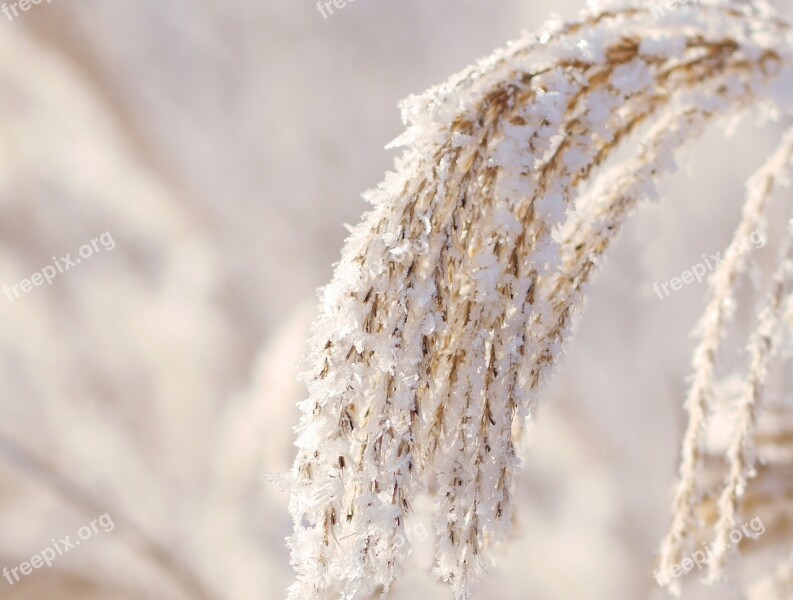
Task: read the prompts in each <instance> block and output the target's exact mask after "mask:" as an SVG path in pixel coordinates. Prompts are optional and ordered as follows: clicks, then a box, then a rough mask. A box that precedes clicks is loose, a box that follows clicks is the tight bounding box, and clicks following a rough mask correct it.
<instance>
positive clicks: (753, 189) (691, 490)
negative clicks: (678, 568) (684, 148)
mask: <svg viewBox="0 0 793 600" xmlns="http://www.w3.org/2000/svg"><path fill="white" fill-rule="evenodd" d="M791 161H793V131H789V132H788V133H787V134H786V135H785V136H784V139H783V141H782V143H781V144H780V146H779V148H778V149H777V151H776V152H775V153H774V155H773V156H772V157H771V158H770V159H769V160H768V161H767V162H766V164H765V165H763V167H761V169H760V170H759V171H758V172H757V173H756V174H755V175H754V176H753V177H752V178H751V179H750V181H749V183H748V190H749V193H748V197H747V200H746V203H745V204H744V209H743V215H742V219H741V222H740V224H739V225H738V228H737V229H736V231H735V234H734V236H733V244H735V243H738V242H739V241H740V240H741V239H745V236H747V235H749V234H750V233H751V232H752V231H763V232H764V231H765V230H766V223H765V219H764V214H765V210H766V208H767V205H768V202H769V200H770V198H771V195H772V193H773V191H774V188H775V185H776V184H777V182H778V181H779V180H780V179H781V180H782V181H783V182H784V181H785V180H786V176H787V172H788V171H789V170H790V169H791V168H792V167H793V163H792V162H791ZM748 258H749V257H748V256H747V254H745V253H740V252H739V253H728V256H727V257H726V259H725V260H724V262H722V264H721V265H719V268H718V269H717V270H716V272H715V273H714V275H713V277H712V279H711V280H710V284H709V285H710V299H709V301H708V304H707V307H706V309H705V312H704V313H703V315H702V318H701V319H700V322H699V325H698V328H697V331H698V333H699V335H700V342H699V344H698V346H697V349H696V351H695V353H694V361H693V363H694V379H693V381H692V384H691V387H690V389H689V393H688V397H687V399H686V408H687V410H688V427H687V429H686V433H685V437H684V440H683V449H682V460H681V465H680V480H679V483H678V486H677V489H676V491H675V498H674V515H673V522H672V527H671V529H670V532H669V534H668V535H667V538H666V540H665V541H664V544H663V547H662V549H661V570H662V571H665V572H668V571H669V569H670V568H671V567H672V566H673V565H675V564H677V563H679V561H680V560H681V558H682V556H683V554H685V549H684V548H685V547H686V545H687V543H688V542H689V541H690V539H689V532H690V531H691V530H692V528H694V527H695V523H694V512H693V511H694V508H695V505H696V503H697V500H698V498H700V496H701V490H700V488H699V484H698V478H697V475H698V472H699V469H700V467H701V449H702V444H703V436H704V432H705V424H706V416H707V412H708V408H709V406H710V404H711V403H712V398H713V385H714V373H715V365H716V357H717V355H718V351H719V348H720V346H721V341H722V339H723V336H724V330H725V327H726V325H727V323H728V322H729V320H730V318H731V316H732V314H733V312H734V310H735V290H736V285H737V283H738V279H739V277H740V275H741V273H743V271H744V270H745V268H746V264H747V260H748ZM733 526H734V515H733V516H731V517H730V518H729V519H728V520H727V522H725V523H723V527H721V531H722V535H725V534H724V533H723V532H724V531H726V535H729V531H730V530H731V529H732V527H733ZM725 528H726V529H725ZM689 545H690V544H689ZM720 558H721V555H720ZM721 564H722V563H721V560H719V561H717V562H712V563H711V565H712V569H714V568H720V567H717V565H721ZM711 573H712V574H714V576H715V573H716V571H714V570H712V571H711ZM674 589H675V591H678V589H679V588H678V586H675V588H674Z"/></svg>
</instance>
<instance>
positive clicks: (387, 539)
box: [289, 5, 791, 600]
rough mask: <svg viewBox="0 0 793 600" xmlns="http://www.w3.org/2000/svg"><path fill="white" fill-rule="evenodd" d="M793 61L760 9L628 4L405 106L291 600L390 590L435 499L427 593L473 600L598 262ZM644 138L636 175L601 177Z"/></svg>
mask: <svg viewBox="0 0 793 600" xmlns="http://www.w3.org/2000/svg"><path fill="white" fill-rule="evenodd" d="M747 23H748V24H751V27H747ZM790 48H791V34H790V30H789V28H788V26H787V25H786V24H785V23H783V22H781V21H779V20H778V19H776V18H775V17H773V16H772V15H770V14H767V13H766V12H764V11H761V10H759V9H756V8H754V7H748V6H747V7H737V6H702V5H697V6H691V7H681V8H680V9H679V11H678V14H677V15H676V16H675V18H674V19H672V18H669V19H666V20H665V19H661V20H658V19H656V18H654V17H653V16H652V15H651V14H650V13H649V11H648V10H646V9H645V8H642V7H638V6H621V7H617V8H613V9H607V10H603V11H600V12H592V13H589V14H586V15H584V16H583V17H582V18H581V19H580V20H579V21H577V22H575V23H570V24H555V25H552V26H549V27H548V28H547V29H546V30H545V31H544V32H543V33H542V34H541V35H539V36H537V37H527V38H524V39H521V40H519V41H517V42H515V43H513V44H511V45H510V46H508V47H507V48H506V49H504V50H500V51H497V52H496V53H494V54H493V55H492V56H491V57H489V58H487V59H485V60H483V61H481V62H480V63H479V64H478V65H477V66H475V67H471V68H469V69H467V70H466V71H464V72H463V73H461V74H459V75H457V76H455V77H453V78H452V79H451V80H450V81H449V82H447V83H446V84H444V85H441V86H439V87H437V88H434V89H432V90H430V91H428V92H427V93H425V94H423V95H421V96H417V97H412V98H409V99H408V100H407V101H405V102H404V103H403V105H402V110H403V116H404V119H405V121H406V122H407V123H408V125H409V128H408V131H407V132H406V133H405V134H404V136H402V137H401V138H400V139H399V140H398V142H397V144H399V145H405V146H407V150H406V152H405V154H404V155H403V157H402V158H401V159H400V160H399V161H398V163H397V169H396V171H395V172H394V173H389V174H388V175H387V176H386V179H385V181H384V182H383V183H382V184H381V185H380V186H379V187H378V188H377V189H375V190H374V191H372V192H370V193H369V194H368V199H369V201H370V202H371V203H372V204H373V209H372V210H371V211H370V212H369V213H367V214H366V215H365V216H364V219H363V222H362V223H361V224H360V225H358V226H357V227H355V228H353V229H352V230H351V235H350V237H349V238H348V240H347V242H346V244H345V247H344V250H343V253H342V258H341V261H340V262H339V263H338V265H337V266H336V270H335V273H334V277H333V280H332V281H331V283H330V284H329V285H328V286H327V287H325V288H324V289H323V290H322V291H321V294H320V300H321V306H320V315H319V317H318V319H317V321H316V322H315V324H314V326H313V330H312V337H311V341H310V346H311V350H310V352H309V354H308V356H307V358H306V362H305V366H304V374H303V378H304V380H305V381H306V383H307V385H308V390H309V396H308V398H307V399H306V400H305V401H304V402H302V403H301V409H302V411H303V417H302V420H301V423H300V426H299V428H298V431H299V436H298V441H297V445H298V448H299V452H298V456H297V459H296V461H295V464H294V467H293V472H292V494H291V501H290V510H291V513H292V516H293V519H294V528H295V531H294V535H293V536H292V537H291V538H290V542H289V543H290V546H291V549H292V562H293V564H294V566H295V569H296V571H297V574H298V576H297V582H296V583H295V584H294V586H293V587H292V588H291V590H290V598H291V599H292V600H307V599H312V600H313V599H316V598H321V597H324V595H325V592H326V587H327V581H328V575H329V573H333V574H334V575H335V576H336V577H337V578H339V579H340V580H341V581H342V584H343V585H342V597H343V598H348V599H352V598H364V597H366V596H367V595H368V594H370V593H371V592H372V591H376V590H378V589H380V590H382V591H384V592H387V591H388V589H389V586H390V585H391V583H392V582H393V580H394V577H395V575H396V573H397V568H398V565H399V564H400V562H401V561H402V560H403V559H404V558H405V556H406V555H407V553H408V552H409V549H408V548H407V546H406V545H404V544H403V543H402V542H403V541H404V539H405V537H406V536H405V535H404V527H405V519H406V517H407V516H408V515H409V513H410V509H411V503H412V501H413V499H414V497H415V494H416V493H417V492H418V491H420V490H422V489H426V488H431V489H432V491H433V493H434V495H435V496H436V498H437V500H438V513H437V521H436V526H437V548H436V558H437V573H438V575H439V576H440V577H441V578H442V579H444V580H446V581H448V582H449V583H450V584H451V586H452V589H453V591H454V595H455V597H456V598H467V597H468V596H469V594H470V584H471V581H472V580H473V578H474V577H475V576H476V575H477V574H478V571H479V570H480V569H481V567H482V566H483V565H486V564H487V563H488V562H489V560H490V557H491V555H492V552H491V549H492V547H493V546H494V544H495V543H496V542H498V541H500V540H502V539H504V538H505V537H506V535H507V534H508V533H509V531H510V528H511V516H512V494H513V489H512V487H513V486H512V479H513V476H514V473H515V469H516V468H517V466H518V459H517V457H516V452H515V448H514V442H515V440H514V438H513V426H514V425H516V422H519V421H520V420H521V419H523V418H525V417H526V416H528V415H530V414H531V411H532V410H533V408H534V406H535V404H536V401H537V395H538V392H539V391H540V389H541V387H542V384H543V383H544V382H545V380H546V379H547V377H548V375H549V374H550V373H551V371H552V370H553V368H554V367H555V366H556V364H557V362H558V359H559V356H560V353H561V349H562V347H563V345H564V343H565V341H566V339H567V338H568V337H569V334H570V331H571V326H572V321H573V318H574V315H575V313H576V312H577V311H578V310H579V309H580V307H581V305H582V303H583V301H584V296H585V292H586V285H587V283H588V281H589V278H590V276H591V275H592V274H593V273H594V271H595V270H596V269H595V267H596V266H597V264H598V263H599V258H600V257H601V256H602V255H603V253H604V252H605V251H606V249H607V248H608V246H609V245H610V243H611V241H612V240H613V238H614V236H615V235H616V233H617V231H618V230H619V228H620V225H621V224H622V222H623V221H624V218H625V217H626V215H627V214H628V213H629V212H630V210H631V209H632V208H633V206H634V205H635V203H636V202H637V201H638V200H639V199H640V198H642V197H646V196H652V195H653V194H654V187H653V186H654V182H655V180H656V179H657V177H658V176H659V175H660V174H662V173H663V172H664V171H666V170H668V168H669V167H670V166H672V165H673V162H672V160H671V156H672V154H673V152H674V150H675V149H676V148H678V147H679V146H681V145H682V144H684V143H685V142H687V141H689V140H690V139H691V138H693V137H694V136H695V135H697V134H698V133H699V132H700V131H701V129H702V128H703V127H704V125H705V124H706V123H707V122H708V121H710V120H712V119H714V118H717V117H720V116H723V115H725V114H730V113H734V112H736V111H741V110H743V109H745V108H746V107H747V106H749V105H751V104H753V103H755V102H757V101H758V100H760V99H766V100H769V99H771V98H772V97H773V91H774V89H775V88H774V86H777V85H778V84H779V82H780V81H785V80H787V78H789V77H790V71H789V68H790V65H791V60H790V59H791V53H790ZM639 133H643V134H644V135H645V136H646V142H645V143H644V144H643V145H642V147H641V148H640V149H639V151H638V152H637V153H636V155H635V156H634V158H632V159H631V160H628V161H626V162H624V163H623V164H620V165H617V166H615V167H613V168H611V169H610V170H608V171H606V172H604V169H603V167H604V166H605V165H606V163H607V161H608V159H609V158H610V157H612V156H613V155H614V152H615V150H616V149H617V148H619V147H620V146H622V145H624V144H625V143H627V142H628V141H629V140H632V139H635V137H636V135H637V134H639ZM583 192H586V193H585V195H584V196H581V195H582V193H583ZM573 210H578V211H579V215H577V216H576V218H575V219H571V218H570V215H571V213H572V211H573ZM582 217H583V218H582Z"/></svg>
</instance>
